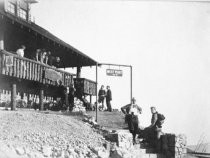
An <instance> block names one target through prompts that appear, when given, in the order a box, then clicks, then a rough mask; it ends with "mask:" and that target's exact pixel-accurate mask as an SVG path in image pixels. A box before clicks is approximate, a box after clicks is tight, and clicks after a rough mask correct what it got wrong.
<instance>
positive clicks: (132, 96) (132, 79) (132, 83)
mask: <svg viewBox="0 0 210 158" xmlns="http://www.w3.org/2000/svg"><path fill="white" fill-rule="evenodd" d="M130 73H131V104H132V98H133V77H132V73H133V72H132V66H130Z"/></svg>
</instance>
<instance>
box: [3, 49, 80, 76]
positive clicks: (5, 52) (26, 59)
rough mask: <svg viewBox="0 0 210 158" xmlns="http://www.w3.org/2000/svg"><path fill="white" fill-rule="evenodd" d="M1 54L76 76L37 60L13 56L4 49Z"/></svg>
mask: <svg viewBox="0 0 210 158" xmlns="http://www.w3.org/2000/svg"><path fill="white" fill-rule="evenodd" d="M0 52H2V53H4V54H7V55H12V56H15V57H16V58H19V59H22V60H25V61H30V62H33V63H36V64H39V65H41V66H44V67H47V68H50V69H53V70H55V71H59V72H62V73H67V74H69V75H72V76H76V74H73V73H70V72H66V71H63V70H59V69H57V68H54V67H51V66H49V65H47V64H44V63H41V62H38V61H35V60H32V59H29V58H25V57H21V56H19V55H17V54H13V53H10V52H7V51H5V50H2V49H0Z"/></svg>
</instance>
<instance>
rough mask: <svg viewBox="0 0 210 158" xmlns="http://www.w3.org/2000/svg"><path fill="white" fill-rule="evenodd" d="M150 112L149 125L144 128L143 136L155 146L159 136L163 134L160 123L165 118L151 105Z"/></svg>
mask: <svg viewBox="0 0 210 158" xmlns="http://www.w3.org/2000/svg"><path fill="white" fill-rule="evenodd" d="M151 113H152V119H151V125H150V126H149V127H147V128H145V129H144V137H145V139H146V141H147V142H148V143H149V144H150V145H152V146H154V147H157V143H158V141H159V139H160V136H161V135H162V134H163V132H162V124H163V122H164V120H165V117H164V116H163V115H162V114H160V113H158V112H157V110H156V108H155V107H153V106H152V107H151Z"/></svg>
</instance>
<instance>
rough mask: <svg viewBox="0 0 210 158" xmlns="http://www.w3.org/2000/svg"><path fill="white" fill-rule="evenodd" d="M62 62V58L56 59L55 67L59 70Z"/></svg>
mask: <svg viewBox="0 0 210 158" xmlns="http://www.w3.org/2000/svg"><path fill="white" fill-rule="evenodd" d="M60 61H61V59H60V57H55V60H54V63H53V66H55V67H56V68H59V67H60V66H61V62H60Z"/></svg>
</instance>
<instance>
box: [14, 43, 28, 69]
mask: <svg viewBox="0 0 210 158" xmlns="http://www.w3.org/2000/svg"><path fill="white" fill-rule="evenodd" d="M25 49H26V47H25V46H24V45H21V46H20V48H19V49H18V50H17V51H16V54H17V55H18V56H20V57H24V51H25ZM20 64H21V69H23V70H24V71H26V64H25V63H24V61H21V63H20Z"/></svg>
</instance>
